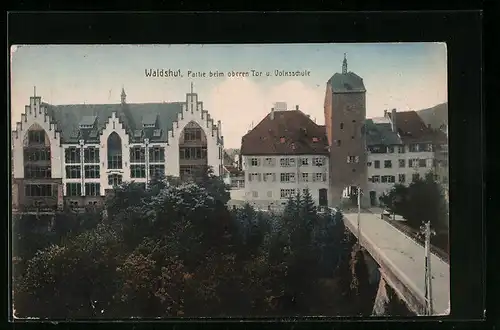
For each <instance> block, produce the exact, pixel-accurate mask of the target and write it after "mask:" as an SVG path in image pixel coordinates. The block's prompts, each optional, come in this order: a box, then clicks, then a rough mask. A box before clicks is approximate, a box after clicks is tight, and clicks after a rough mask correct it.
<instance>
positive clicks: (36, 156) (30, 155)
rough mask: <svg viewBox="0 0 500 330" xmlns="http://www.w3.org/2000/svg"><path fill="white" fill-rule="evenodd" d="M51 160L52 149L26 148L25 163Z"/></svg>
mask: <svg viewBox="0 0 500 330" xmlns="http://www.w3.org/2000/svg"><path fill="white" fill-rule="evenodd" d="M43 160H50V148H25V149H24V161H31V162H36V161H43Z"/></svg>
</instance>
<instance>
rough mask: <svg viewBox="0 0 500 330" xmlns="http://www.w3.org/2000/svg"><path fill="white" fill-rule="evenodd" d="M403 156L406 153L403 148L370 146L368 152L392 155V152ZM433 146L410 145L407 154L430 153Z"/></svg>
mask: <svg viewBox="0 0 500 330" xmlns="http://www.w3.org/2000/svg"><path fill="white" fill-rule="evenodd" d="M396 150H397V152H398V153H400V154H404V153H405V152H406V147H405V146H370V147H368V151H370V152H371V153H373V154H385V153H388V154H392V153H394V152H396ZM432 150H433V146H432V144H431V143H412V144H409V145H408V151H409V152H432Z"/></svg>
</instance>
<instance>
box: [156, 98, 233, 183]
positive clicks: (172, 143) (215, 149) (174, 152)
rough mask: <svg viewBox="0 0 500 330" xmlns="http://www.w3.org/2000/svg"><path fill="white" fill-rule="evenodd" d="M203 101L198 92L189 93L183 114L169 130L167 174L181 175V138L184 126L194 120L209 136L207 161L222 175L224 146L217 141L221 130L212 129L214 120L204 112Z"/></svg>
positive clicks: (183, 106) (166, 149) (216, 172)
mask: <svg viewBox="0 0 500 330" xmlns="http://www.w3.org/2000/svg"><path fill="white" fill-rule="evenodd" d="M202 111H203V102H199V101H198V95H197V94H187V100H186V103H185V104H183V105H182V114H179V115H178V119H177V122H174V124H173V126H174V127H173V130H172V131H169V132H168V145H167V146H166V147H165V153H166V166H165V175H172V176H179V138H180V136H181V133H182V131H183V130H184V127H186V125H187V124H188V123H189V122H191V121H194V122H196V123H197V124H198V125H200V127H201V128H202V129H203V131H204V132H205V135H206V136H207V162H208V165H209V166H212V167H213V170H214V174H215V175H220V174H221V173H219V172H220V168H219V165H221V164H222V159H219V150H221V148H222V147H223V146H221V145H219V144H218V143H217V142H218V141H217V137H218V134H220V133H219V130H217V129H214V130H212V123H213V120H212V119H210V121H208V117H207V114H203V112H202Z"/></svg>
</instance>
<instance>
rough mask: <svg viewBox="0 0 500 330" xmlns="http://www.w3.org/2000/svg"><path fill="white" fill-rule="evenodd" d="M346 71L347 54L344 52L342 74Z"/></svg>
mask: <svg viewBox="0 0 500 330" xmlns="http://www.w3.org/2000/svg"><path fill="white" fill-rule="evenodd" d="M346 73H347V56H346V53H344V61H343V62H342V74H346Z"/></svg>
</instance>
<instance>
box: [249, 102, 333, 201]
mask: <svg viewBox="0 0 500 330" xmlns="http://www.w3.org/2000/svg"><path fill="white" fill-rule="evenodd" d="M327 147H328V143H327V139H326V135H325V129H324V126H319V125H316V123H314V122H313V121H312V120H311V119H310V118H309V117H308V116H307V115H306V114H304V113H303V112H302V111H300V110H299V109H298V107H296V109H295V110H281V111H276V110H275V109H274V108H273V109H272V110H271V112H270V113H269V115H267V116H266V117H265V118H264V119H263V120H262V121H261V122H260V123H259V124H258V125H257V126H255V128H254V129H252V130H251V131H250V132H248V133H247V134H246V135H245V136H243V138H242V144H241V156H242V166H243V171H244V173H245V188H244V190H245V200H246V201H248V202H249V203H250V204H252V205H254V206H256V207H259V208H263V209H276V208H277V209H280V208H282V207H283V206H284V205H286V203H287V201H288V199H289V198H290V197H293V196H294V195H295V193H296V192H300V193H303V192H304V191H305V190H306V189H307V190H309V192H310V194H311V196H312V198H313V200H314V201H315V203H316V204H317V205H323V206H327V204H328V177H329V173H328V169H329V162H328V150H327Z"/></svg>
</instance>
